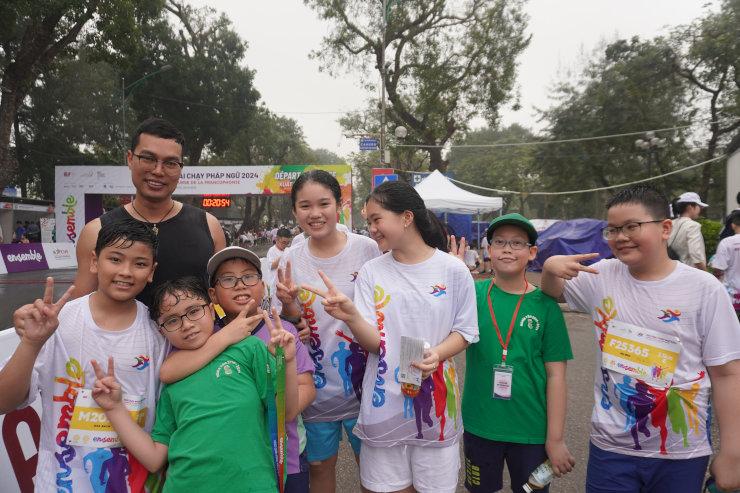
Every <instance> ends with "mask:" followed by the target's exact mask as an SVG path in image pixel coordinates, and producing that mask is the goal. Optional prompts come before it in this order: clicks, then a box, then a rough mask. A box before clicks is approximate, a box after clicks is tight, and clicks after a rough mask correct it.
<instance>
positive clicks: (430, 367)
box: [411, 349, 439, 380]
mask: <svg viewBox="0 0 740 493" xmlns="http://www.w3.org/2000/svg"><path fill="white" fill-rule="evenodd" d="M411 365H412V366H415V367H416V368H418V369H420V370H421V378H422V380H423V379H425V378H427V377H428V376H429V375H431V374H432V373H434V372H435V371H436V370H437V367H438V366H439V353H437V351H435V350H434V349H426V350H425V351H424V359H423V360H421V361H418V362H417V361H414V362H413V363H411Z"/></svg>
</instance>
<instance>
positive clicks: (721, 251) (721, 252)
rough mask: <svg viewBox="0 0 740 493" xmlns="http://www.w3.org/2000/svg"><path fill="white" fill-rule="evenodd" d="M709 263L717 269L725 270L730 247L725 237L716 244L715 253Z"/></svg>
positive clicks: (728, 263) (728, 261)
mask: <svg viewBox="0 0 740 493" xmlns="http://www.w3.org/2000/svg"><path fill="white" fill-rule="evenodd" d="M710 265H711V266H712V267H713V268H715V269H717V270H726V269H727V268H728V267H729V266H730V247H729V242H728V241H727V240H726V239H724V240H722V241H720V242H719V245H717V253H716V254H714V257H712V261H711V262H710Z"/></svg>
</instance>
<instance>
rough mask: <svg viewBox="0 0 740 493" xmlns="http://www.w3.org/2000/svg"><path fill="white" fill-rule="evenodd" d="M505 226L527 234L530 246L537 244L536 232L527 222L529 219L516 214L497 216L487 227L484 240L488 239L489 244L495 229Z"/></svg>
mask: <svg viewBox="0 0 740 493" xmlns="http://www.w3.org/2000/svg"><path fill="white" fill-rule="evenodd" d="M507 224H509V225H511V226H518V227H520V228H522V229H523V230H524V231H525V232H526V233H527V237H528V238H529V243H530V244H532V245H535V244H536V243H537V230H536V229H534V225H532V223H531V222H529V219H527V218H526V217H524V216H522V215H521V214H518V213H516V212H514V213H511V214H505V215H503V216H499V217H497V218H496V219H494V220H493V221H491V224H489V225H488V229H487V230H486V238H488V243H490V242H491V238H492V237H493V232H494V231H496V228H498V227H500V226H504V225H507Z"/></svg>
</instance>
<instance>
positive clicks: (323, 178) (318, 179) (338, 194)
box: [290, 169, 342, 210]
mask: <svg viewBox="0 0 740 493" xmlns="http://www.w3.org/2000/svg"><path fill="white" fill-rule="evenodd" d="M309 182H315V183H318V184H319V185H323V186H325V187H326V188H328V189H329V190H330V191H331V193H332V195H333V196H334V200H336V201H337V207H339V206H340V205H342V188H341V187H340V186H339V182H338V181H337V179H336V178H334V175H332V174H331V173H329V172H328V171H324V170H323V169H312V170H311V171H306V172H304V173H301V175H300V176H299V177H298V179H297V180H296V181H295V182H294V183H293V186H292V187H291V189H290V203H291V204H292V205H293V209H294V210H295V202H296V196H297V195H298V192H299V191H300V190H301V188H303V187H304V185H306V183H309Z"/></svg>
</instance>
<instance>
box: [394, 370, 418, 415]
mask: <svg viewBox="0 0 740 493" xmlns="http://www.w3.org/2000/svg"><path fill="white" fill-rule="evenodd" d="M400 369H401V367H400V366H397V367H396V371H395V372H393V377H394V378H395V379H396V383H397V384H400V383H401V381H400V380H399V379H398V371H399V370H400ZM403 417H404V418H406V419H411V418H413V417H414V399H412V398H411V397H410V396H408V395H406V394H403Z"/></svg>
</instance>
